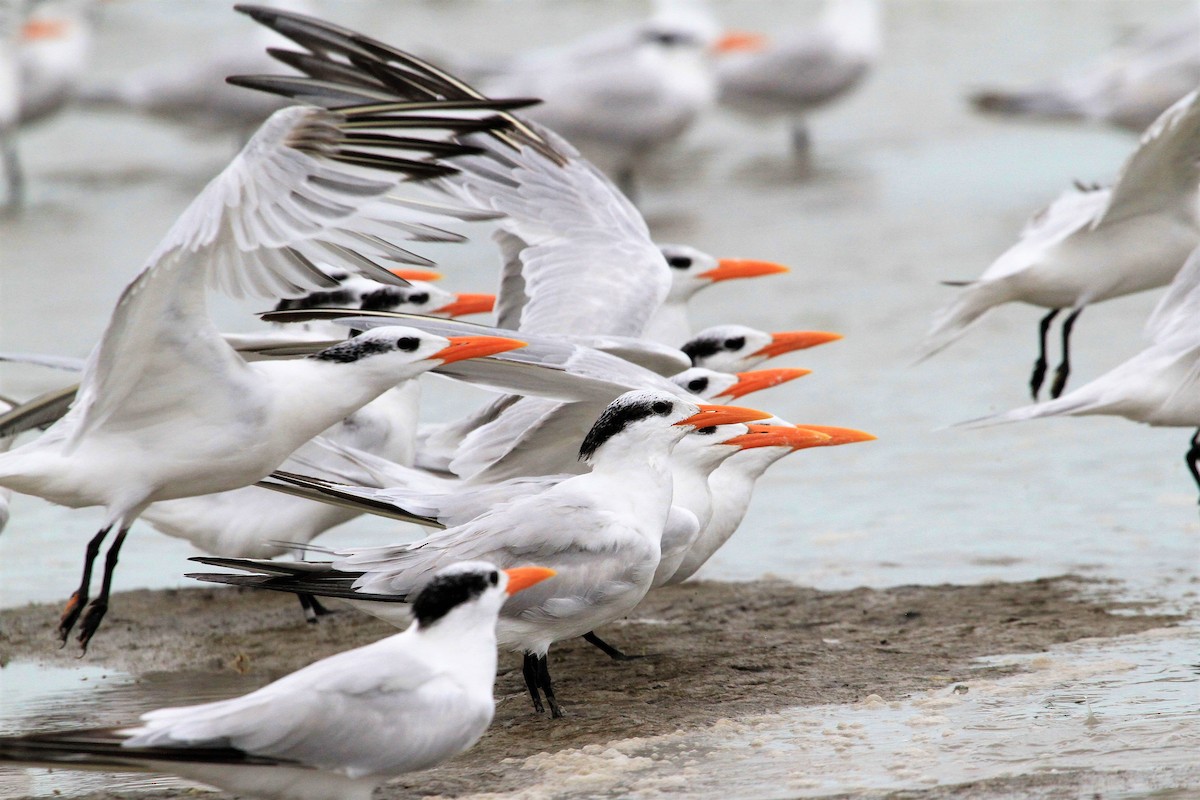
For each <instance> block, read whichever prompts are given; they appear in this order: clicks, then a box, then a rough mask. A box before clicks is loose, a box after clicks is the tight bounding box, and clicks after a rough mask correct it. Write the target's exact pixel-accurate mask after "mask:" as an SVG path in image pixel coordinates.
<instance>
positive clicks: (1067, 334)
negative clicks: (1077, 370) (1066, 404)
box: [1050, 308, 1083, 397]
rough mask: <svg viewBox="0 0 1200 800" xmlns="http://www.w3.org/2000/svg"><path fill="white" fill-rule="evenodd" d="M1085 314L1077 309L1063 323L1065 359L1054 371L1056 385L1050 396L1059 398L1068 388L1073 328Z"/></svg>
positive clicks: (1052, 387) (1063, 358) (1051, 388)
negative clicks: (1077, 320)
mask: <svg viewBox="0 0 1200 800" xmlns="http://www.w3.org/2000/svg"><path fill="white" fill-rule="evenodd" d="M1082 313H1083V309H1082V308H1080V309H1076V310H1075V311H1072V312H1071V315H1070V316H1069V317H1067V319H1066V321H1065V322H1063V327H1062V344H1063V357H1062V363H1060V364H1059V365H1058V369H1056V370H1054V385H1053V386H1051V387H1050V396H1051V397H1058V396H1059V395H1060V394H1062V393H1063V389H1065V388H1066V386H1067V378H1069V377H1070V376H1071V328H1073V327H1074V326H1075V320H1076V319H1078V318H1079V315H1080V314H1082Z"/></svg>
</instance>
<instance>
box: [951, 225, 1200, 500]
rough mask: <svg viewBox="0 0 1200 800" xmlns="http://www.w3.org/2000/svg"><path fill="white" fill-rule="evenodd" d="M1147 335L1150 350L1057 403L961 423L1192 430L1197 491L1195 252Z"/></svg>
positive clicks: (1199, 328)
mask: <svg viewBox="0 0 1200 800" xmlns="http://www.w3.org/2000/svg"><path fill="white" fill-rule="evenodd" d="M1146 333H1147V335H1148V337H1149V339H1150V346H1149V347H1147V348H1146V349H1145V350H1143V351H1142V352H1140V353H1138V354H1137V355H1135V356H1134V357H1133V358H1131V359H1129V360H1128V361H1125V362H1124V363H1122V364H1119V365H1117V366H1116V367H1114V368H1113V369H1111V370H1109V371H1108V372H1106V373H1104V374H1103V375H1101V376H1100V377H1098V378H1096V379H1095V380H1093V381H1091V382H1090V383H1087V384H1084V385H1083V386H1081V387H1079V388H1078V389H1075V390H1073V391H1071V392H1068V393H1066V394H1064V395H1063V396H1062V397H1059V398H1058V399H1057V400H1052V401H1050V402H1046V403H1040V404H1035V405H1031V406H1025V407H1023V408H1017V409H1014V410H1012V411H1007V412H1004V413H1002V414H996V415H993V416H989V417H983V418H981V419H977V420H972V421H970V422H966V423H963V424H964V425H967V426H970V427H979V426H983V425H994V424H998V423H1002V422H1016V421H1018V420H1025V419H1036V418H1038V417H1056V416H1071V417H1082V416H1089V415H1094V414H1104V415H1110V416H1119V417H1125V418H1126V419H1130V420H1133V421H1134V422H1144V423H1145V424H1147V425H1152V426H1162V427H1180V428H1197V431H1196V434H1195V435H1194V436H1193V437H1192V440H1191V446H1190V448H1189V449H1188V451H1187V454H1186V456H1185V457H1184V461H1185V463H1186V464H1187V468H1188V471H1189V472H1191V474H1192V478H1193V479H1194V480H1195V481H1196V485H1197V488H1200V466H1198V463H1200V249H1198V250H1196V251H1194V252H1193V253H1192V255H1191V256H1190V257H1189V258H1188V261H1187V264H1186V265H1185V266H1184V268H1183V269H1182V270H1180V272H1179V275H1178V276H1176V278H1175V281H1174V282H1173V283H1172V285H1171V288H1170V290H1169V291H1168V292H1167V294H1166V295H1164V296H1163V298H1162V300H1161V301H1159V304H1158V306H1157V307H1156V308H1155V310H1154V313H1153V314H1152V315H1151V317H1150V319H1149V321H1148V322H1147V323H1146Z"/></svg>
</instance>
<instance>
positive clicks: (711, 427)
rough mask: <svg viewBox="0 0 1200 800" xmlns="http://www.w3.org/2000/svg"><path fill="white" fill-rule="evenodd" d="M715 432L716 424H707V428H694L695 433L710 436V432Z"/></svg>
mask: <svg viewBox="0 0 1200 800" xmlns="http://www.w3.org/2000/svg"><path fill="white" fill-rule="evenodd" d="M716 432H717V426H716V425H709V426H708V427H707V428H697V429H696V433H698V434H700V435H701V436H711V435H712V434H714V433H716Z"/></svg>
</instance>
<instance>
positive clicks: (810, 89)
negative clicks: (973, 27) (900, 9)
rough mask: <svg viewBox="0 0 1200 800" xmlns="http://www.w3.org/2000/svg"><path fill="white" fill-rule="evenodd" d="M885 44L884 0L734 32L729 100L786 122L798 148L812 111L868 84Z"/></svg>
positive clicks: (727, 57)
mask: <svg viewBox="0 0 1200 800" xmlns="http://www.w3.org/2000/svg"><path fill="white" fill-rule="evenodd" d="M882 41H883V25H882V11H881V9H880V7H879V1H878V0H827V2H826V4H825V8H824V9H823V10H822V12H821V18H820V19H819V20H818V22H817V24H816V25H815V26H814V27H812V28H810V29H806V30H800V31H794V32H787V31H783V32H780V33H779V34H777V35H775V34H773V35H771V36H770V37H765V36H759V35H755V34H744V35H742V36H741V37H733V36H731V37H729V38H728V39H727V40H726V42H725V46H724V47H723V48H722V55H721V56H720V57H719V58H718V59H717V83H718V86H719V88H720V95H719V99H720V102H721V104H722V105H724V106H728V107H729V108H732V109H735V110H736V111H739V112H741V113H744V114H748V115H750V116H753V117H760V118H761V117H766V118H774V119H779V118H782V119H786V120H788V121H789V122H790V124H791V139H792V150H793V152H794V153H796V154H797V155H799V156H804V155H806V154H807V152H808V150H809V146H810V141H809V132H808V125H807V122H806V119H805V118H806V116H807V114H808V113H809V112H811V111H813V110H814V109H817V108H820V107H821V106H824V105H826V104H827V103H830V102H832V101H833V100H836V99H837V98H839V97H841V96H842V95H844V94H846V93H847V92H849V91H850V90H852V89H854V88H855V87H857V86H858V85H859V84H860V83H862V80H863V78H864V77H865V76H866V74H867V73H868V72H869V71H870V69H871V68H872V67H873V66H874V65H875V62H876V61H877V60H878V59H879V53H880V49H881V46H882Z"/></svg>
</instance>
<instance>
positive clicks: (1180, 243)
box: [921, 91, 1200, 400]
mask: <svg viewBox="0 0 1200 800" xmlns="http://www.w3.org/2000/svg"><path fill="white" fill-rule="evenodd" d="M1198 195H1200V92H1195V91H1194V92H1192V93H1191V94H1189V95H1187V96H1186V97H1184V98H1183V99H1181V100H1179V101H1178V102H1177V103H1175V104H1174V105H1173V106H1171V107H1170V108H1169V109H1167V110H1166V111H1165V112H1163V114H1162V116H1160V117H1159V118H1158V119H1157V120H1156V121H1155V122H1154V124H1153V125H1151V126H1150V128H1149V129H1148V130H1147V131H1146V133H1145V134H1144V135H1143V136H1142V140H1141V142H1140V144H1139V145H1138V148H1137V149H1136V150H1135V151H1134V152H1133V155H1131V156H1130V157H1129V159H1128V160H1126V162H1125V165H1124V166H1123V167H1122V169H1121V174H1120V175H1119V176H1118V178H1117V181H1116V183H1115V184H1113V185H1112V186H1111V187H1109V188H1103V189H1102V188H1087V187H1083V188H1078V189H1075V190H1068V191H1067V192H1066V193H1064V194H1063V195H1062V196H1060V197H1059V198H1058V199H1057V200H1055V201H1054V202H1053V203H1052V204H1051V205H1050V206H1049V207H1048V208H1046V209H1045V210H1043V211H1042V212H1040V213H1039V214H1038V215H1037V216H1035V217H1034V218H1033V219H1031V220H1030V221H1029V222H1028V223H1027V224H1026V226H1025V229H1024V230H1023V231H1022V232H1021V237H1020V240H1019V241H1018V242H1017V243H1016V244H1015V245H1013V246H1012V247H1011V248H1009V249H1008V250H1007V251H1006V252H1005V253H1004V254H1003V255H1001V256H1000V257H999V258H998V259H996V261H995V262H994V263H993V264H992V265H991V266H990V267H988V269H987V270H986V271H985V272H984V273H983V275H982V276H980V278H979V279H978V280H974V281H967V282H962V283H959V282H954V283H951V285H954V286H962V287H963V290H962V291H961V292H960V294H959V296H958V299H957V300H955V301H954V302H953V303H951V304H950V305H948V306H946V307H945V308H943V309H942V310H941V311H939V312H937V313H936V314H935V315H934V319H933V325H932V326H931V328H930V331H929V334H928V335H927V336H926V339H925V343H924V345H923V347H922V353H921V358H927V357H929V356H931V355H933V354H934V353H937V352H938V351H940V350H941V349H943V348H945V347H946V346H948V345H949V344H950V343H952V342H953V341H955V340H956V339H957V338H958V337H959V336H961V335H962V334H963V333H964V332H965V331H966V330H967V329H968V327H969V326H970V325H971V324H972V323H974V322H975V321H976V320H978V319H979V318H980V317H982V316H983V315H984V314H985V313H987V312H988V311H990V310H991V309H992V308H994V307H996V306H998V305H1002V304H1004V303H1010V302H1013V301H1021V302H1024V303H1029V304H1031V305H1036V306H1041V307H1043V308H1047V309H1049V313H1047V314H1046V316H1045V317H1043V319H1042V321H1041V324H1040V326H1039V337H1038V357H1037V360H1036V361H1035V362H1034V368H1033V374H1032V375H1031V377H1030V381H1029V387H1030V391H1031V393H1032V395H1033V398H1034V400H1036V399H1037V397H1038V392H1039V391H1040V389H1041V386H1042V382H1043V380H1044V379H1045V375H1046V367H1047V362H1046V337H1047V335H1048V333H1049V330H1050V325H1051V323H1052V322H1053V321H1054V318H1055V317H1056V316H1058V314H1059V313H1060V312H1061V311H1062V310H1063V309H1069V313H1068V315H1067V318H1066V320H1065V322H1064V323H1063V326H1062V351H1063V355H1062V361H1061V362H1060V363H1059V365H1058V368H1057V369H1056V371H1055V374H1054V381H1053V384H1052V386H1051V389H1050V396H1051V397H1058V396H1059V395H1060V394H1062V391H1063V388H1064V387H1065V386H1066V384H1067V378H1068V376H1069V375H1070V372H1071V362H1070V340H1071V330H1072V328H1073V327H1074V325H1075V321H1076V320H1077V319H1078V318H1079V315H1080V313H1081V312H1082V311H1083V309H1084V307H1085V306H1087V305H1090V304H1092V303H1098V302H1101V301H1103V300H1109V299H1111V298H1113V297H1120V296H1122V295H1126V294H1133V293H1134V292H1141V291H1145V290H1147V289H1153V288H1156V287H1158V286H1165V285H1166V284H1168V283H1170V282H1171V279H1172V278H1174V277H1175V274H1176V273H1178V272H1179V269H1180V267H1182V266H1183V262H1184V261H1185V260H1187V257H1188V254H1190V253H1191V252H1192V250H1193V249H1195V247H1196V246H1197V244H1200V211H1198V205H1197V204H1198V201H1200V197H1198Z"/></svg>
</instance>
